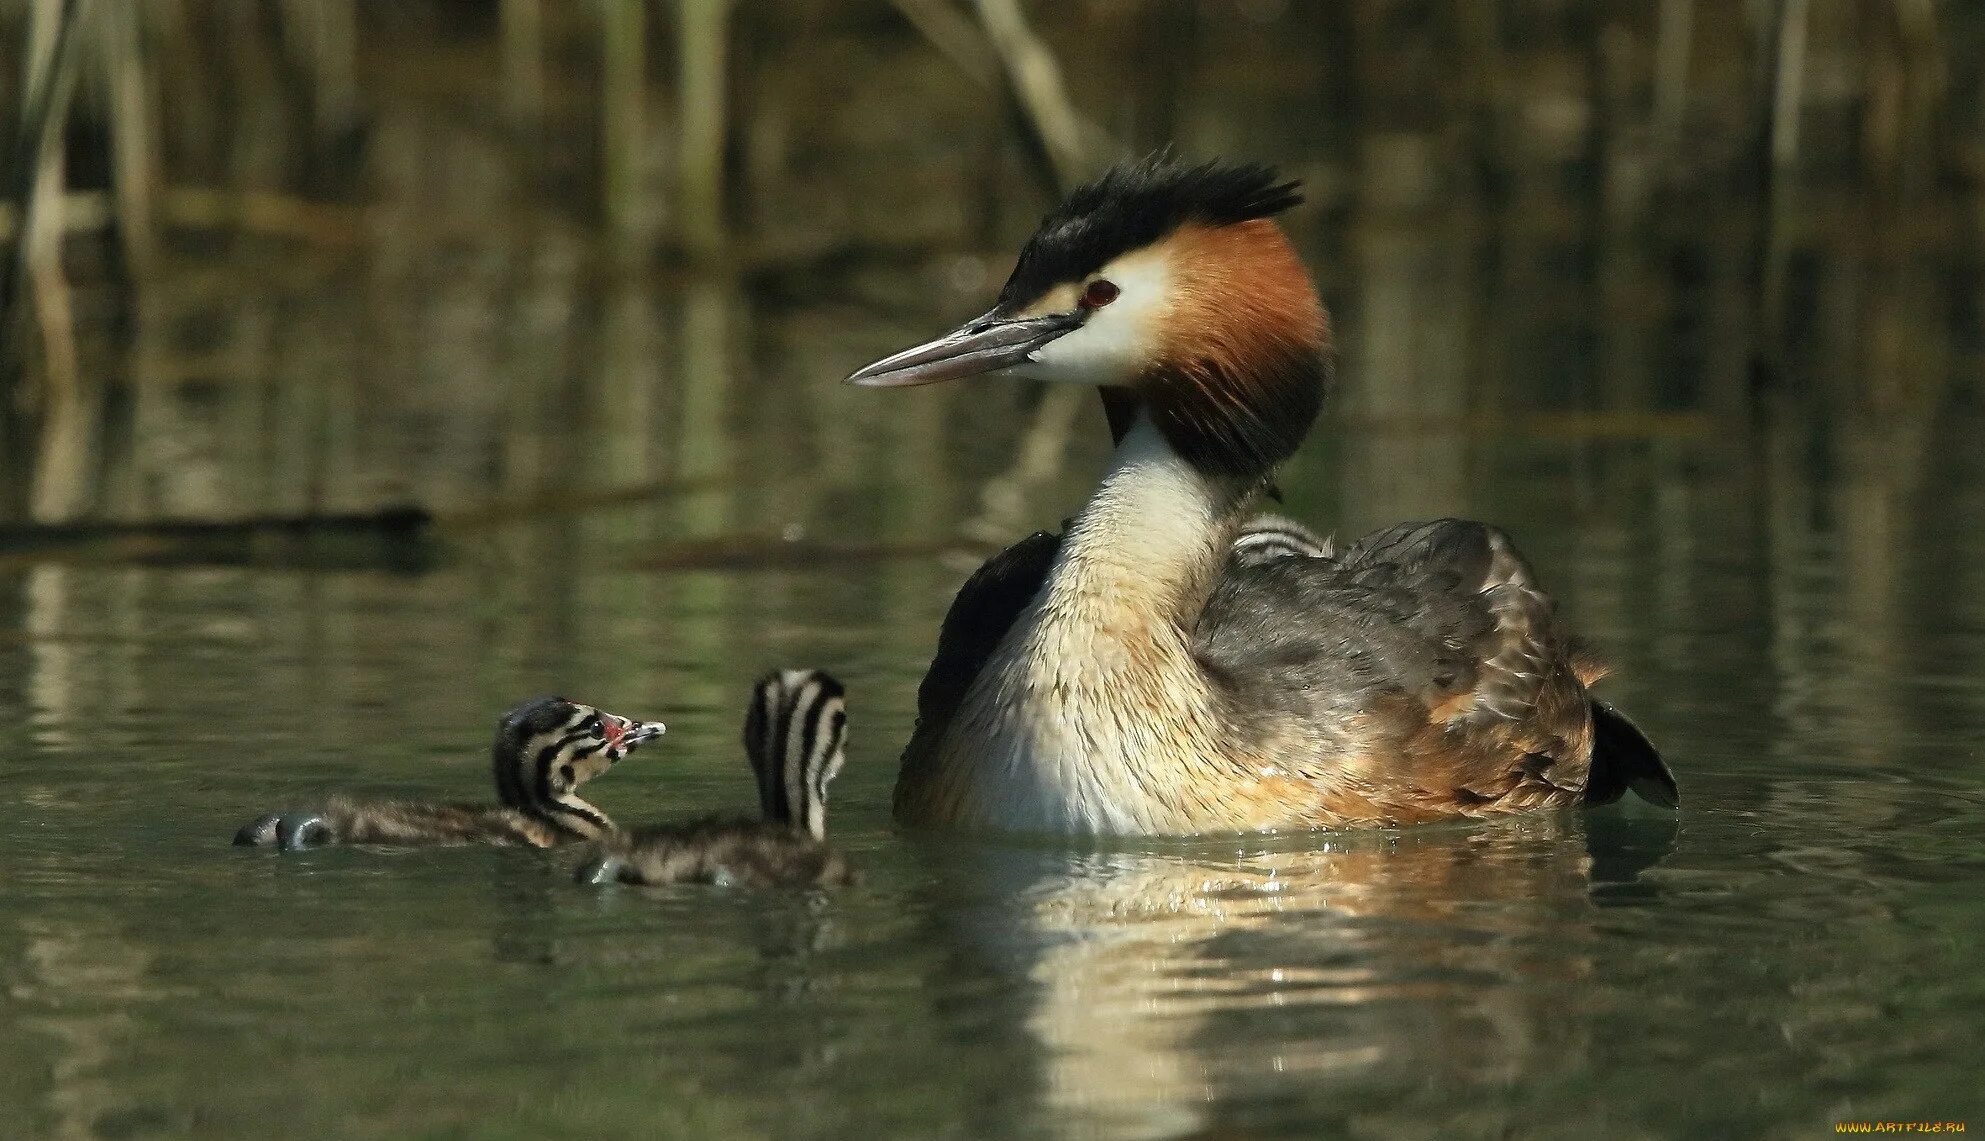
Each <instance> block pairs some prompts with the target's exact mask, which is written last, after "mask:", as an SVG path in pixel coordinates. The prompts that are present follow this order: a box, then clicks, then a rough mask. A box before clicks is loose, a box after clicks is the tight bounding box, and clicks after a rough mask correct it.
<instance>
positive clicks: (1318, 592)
mask: <svg viewBox="0 0 1985 1141" xmlns="http://www.w3.org/2000/svg"><path fill="white" fill-rule="evenodd" d="M1296 189H1297V184H1296V183H1294V182H1283V181H1279V180H1278V179H1277V177H1276V175H1275V172H1274V171H1273V170H1271V169H1269V168H1267V167H1263V166H1255V165H1227V164H1222V163H1207V164H1205V165H1200V166H1188V165H1183V164H1180V163H1177V162H1174V161H1171V160H1169V159H1167V158H1163V157H1154V158H1151V159H1146V160H1143V161H1141V162H1135V163H1130V164H1126V165H1121V166H1118V167H1116V168H1114V169H1112V170H1111V171H1109V172H1108V173H1106V174H1104V175H1103V176H1102V177H1101V178H1100V179H1098V180H1097V181H1095V182H1093V183H1090V184H1089V185H1087V186H1085V187H1083V188H1081V189H1079V190H1077V191H1075V192H1074V193H1073V194H1071V195H1070V196H1069V197H1068V199H1067V201H1065V202H1064V203H1062V204H1061V205H1060V206H1059V207H1058V208H1057V209H1056V210H1055V211H1054V212H1052V213H1051V214H1049V215H1048V216H1047V217H1046V218H1045V219H1044V220H1043V221H1042V223H1041V225H1040V228H1039V229H1038V230H1036V231H1035V233H1034V236H1033V237H1032V238H1031V239H1029V241H1028V242H1027V245H1026V246H1025V248H1023V249H1022V250H1021V252H1020V258H1019V261H1018V263H1017V264H1016V265H1015V266H1014V269H1013V273H1012V276H1011V277H1009V278H1008V279H1007V282H1006V286H1005V288H1004V289H1003V290H1001V292H1000V295H999V300H998V304H997V305H995V306H994V307H993V309H992V310H991V311H990V312H988V313H986V314H985V315H984V316H982V317H979V318H976V319H974V320H972V321H970V322H967V323H966V324H965V325H963V326H961V327H959V328H958V329H956V330H954V331H953V332H951V333H948V334H946V335H944V336H942V337H940V338H938V339H937V340H934V341H930V342H928V343H926V344H922V345H918V346H916V347H914V348H911V349H907V350H905V351H903V352H900V353H897V354H895V355H894V356H891V357H888V358H886V359H884V360H881V361H878V362H876V363H875V364H872V365H869V366H868V367H866V368H864V369H862V370H860V371H859V372H857V373H855V374H854V375H853V376H851V377H849V378H848V379H849V380H850V382H852V383H854V384H860V385H867V386H872V387H895V386H900V385H912V384H925V383H929V382H932V381H939V380H948V379H953V378H958V377H965V376H973V375H978V374H983V373H993V372H1005V373H1010V374H1013V375H1018V376H1023V377H1029V378H1033V379H1037V380H1046V381H1062V382H1073V383H1078V384H1087V385H1092V386H1095V387H1098V388H1099V389H1101V391H1102V393H1103V399H1104V406H1105V410H1106V411H1107V412H1108V414H1109V418H1110V423H1111V429H1112V432H1113V434H1114V435H1115V436H1116V437H1117V447H1116V452H1115V455H1114V457H1113V459H1112V461H1111V463H1110V467H1109V470H1108V472H1107V473H1106V474H1105V475H1104V477H1103V480H1102V483H1101V484H1100V485H1099V486H1098V487H1097V489H1096V490H1095V492H1094V493H1092V494H1091V495H1090V497H1089V500H1088V502H1087V503H1086V504H1085V505H1084V506H1083V508H1082V510H1081V511H1080V513H1079V514H1078V515H1077V516H1076V517H1075V519H1074V520H1073V521H1072V522H1071V524H1070V525H1069V527H1068V528H1067V533H1066V534H1065V535H1063V536H1055V535H1049V534H1045V533H1038V534H1035V535H1033V536H1031V537H1029V538H1027V539H1023V540H1021V541H1020V542H1019V543H1017V544H1015V545H1014V546H1013V547H1011V548H1008V549H1007V550H1006V551H1004V552H1002V553H1001V554H999V555H996V556H994V557H993V558H992V559H991V560H990V561H989V562H987V563H986V565H985V566H984V567H982V568H981V569H980V570H979V571H978V572H977V573H976V574H975V575H973V577H972V578H971V579H970V580H968V581H967V582H966V584H965V585H964V587H963V588H962V589H960V591H959V593H958V597H957V599H956V600H955V601H954V602H953V603H952V606H951V611H950V613H949V614H948V615H947V616H946V618H945V622H944V628H943V630H942V632H941V633H940V634H939V637H938V649H937V654H936V657H935V659H934V660H933V661H932V663H931V667H930V671H929V672H928V674H927V675H926V676H925V678H924V683H923V686H922V688H921V690H920V691H919V693H918V719H917V728H916V731H915V734H914V735H913V736H912V738H911V740H910V743H909V746H908V747H907V748H906V749H905V751H904V754H903V767H902V772H901V775H900V776H899V778H898V780H897V785H896V813H897V815H898V817H899V818H901V819H903V820H905V821H907V822H910V823H918V824H950V825H961V826H968V827H980V828H1001V829H1015V830H1027V831H1040V832H1056V833H1080V834H1131V835H1135V834H1147V835H1148V834H1184V833H1195V832H1227V831H1255V830H1266V829H1282V828H1311V827H1337V826H1350V825H1379V824H1406V823H1414V822H1421V821H1431V820H1441V819H1450V818H1466V817H1482V816H1491V815H1497V814H1502V813H1508V812H1517V811H1524V810H1529V809H1535V808H1545V807H1551V806H1557V805H1569V804H1577V803H1602V802H1606V801H1610V800H1613V799H1617V798H1618V797H1619V796H1620V795H1621V793H1622V792H1624V791H1625V790H1626V789H1627V788H1628V787H1631V788H1633V789H1634V790H1635V791H1636V792H1638V793H1639V794H1640V795H1642V796H1643V797H1645V798H1646V799H1648V800H1651V801H1654V802H1656V803H1660V804H1664V805H1673V804H1675V803H1676V790H1675V783H1674V779H1673V777H1671V776H1670V775H1669V773H1668V770H1667V768H1666V767H1665V766H1664V765H1663V764H1662V762H1661V759H1660V757H1659V755H1658V754H1657V753H1656V752H1655V751H1654V749H1653V747H1652V746H1651V745H1649V744H1648V742H1647V740H1646V738H1644V737H1643V736H1642V735H1641V734H1640V732H1639V731H1638V730H1637V729H1635V728H1634V726H1633V725H1632V724H1631V723H1630V722H1628V721H1627V720H1626V719H1625V718H1624V717H1622V716H1621V715H1620V714H1619V713H1618V712H1616V711H1614V710H1613V709H1612V708H1611V707H1609V706H1607V705H1605V704H1603V703H1601V702H1598V701H1595V700H1593V699H1592V698H1591V697H1590V696H1589V695H1588V694H1587V692H1586V686H1587V685H1588V684H1590V683H1591V682H1593V681H1595V680H1596V679H1597V678H1598V677H1599V675H1600V674H1601V673H1602V672H1603V671H1602V670H1601V669H1600V668H1599V667H1598V666H1597V665H1596V664H1595V663H1593V662H1592V661H1591V660H1590V659H1589V658H1587V656H1586V655H1585V654H1584V653H1583V652H1582V651H1580V650H1579V649H1578V648H1577V645H1576V643H1575V642H1574V641H1573V639H1572V638H1571V636H1570V635H1569V634H1568V633H1567V632H1566V631H1565V630H1564V629H1563V628H1562V626H1561V625H1560V623H1559V621H1558V619H1557V617H1556V616H1555V614H1554V608H1553V605H1552V602H1551V600H1550V598H1549V597H1548V596H1546V595H1545V594H1544V593H1543V591H1542V590H1540V589H1539V588H1538V587H1537V585H1536V581H1535V578H1534V576H1533V575H1532V573H1531V571H1530V568H1529V567H1528V566H1527V565H1526V564H1525V563H1524V561H1523V558H1522V557H1521V556H1520V555H1518V554H1517V552H1516V550H1515V549H1514V547H1513V546H1512V545H1511V543H1510V540H1509V539H1508V537H1507V536H1505V535H1504V534H1503V533H1502V532H1501V531H1498V530H1496V529H1495V528H1493V527H1489V526H1486V525H1484V524H1481V523H1473V522H1465V521H1461V520H1454V519H1443V520H1439V521H1436V522H1431V523H1412V524H1404V525H1401V526H1398V527H1394V528H1391V529H1389V530H1386V531H1381V532H1378V533H1376V534H1373V535H1368V536H1366V537H1365V538H1363V539H1360V540H1358V541H1357V542H1355V543H1352V544H1350V545H1349V546H1348V547H1345V548H1343V549H1341V550H1334V549H1332V548H1331V547H1330V546H1329V545H1328V544H1326V543H1324V542H1323V541H1321V540H1318V539H1317V538H1316V537H1315V536H1313V535H1311V534H1310V533H1309V532H1307V531H1305V530H1303V529H1302V528H1301V527H1300V526H1295V525H1290V524H1285V523H1281V522H1269V523H1266V524H1262V523H1255V524H1252V525H1250V523H1249V515H1250V513H1251V509H1250V505H1251V504H1252V503H1253V502H1254V500H1255V498H1256V495H1257V493H1258V492H1259V491H1260V490H1261V489H1263V488H1264V487H1265V486H1266V485H1267V483H1268V480H1269V477H1270V474H1271V472H1272V469H1273V468H1274V466H1275V465H1276V464H1277V463H1279V462H1281V461H1282V460H1284V459H1286V458H1288V457H1289V456H1290V455H1291V454H1292V453H1293V452H1294V451H1295V450H1296V448H1297V446H1298V445H1299V444H1301V443H1302V441H1303V438H1304V437H1305V436H1306V435H1308V433H1309V430H1310V426H1311V423H1312V422H1313V421H1314V420H1315V418H1316V416H1317V413H1318V411H1319V409H1320V407H1321V405H1322V402H1323V397H1324V391H1325V388H1326V385H1327V383H1328V381H1329V377H1330V370H1331V344H1330V332H1329V325H1328V322H1327V319H1326V318H1325V316H1324V312H1323V307H1322V304H1321V303H1320V302H1319V300H1318V298H1317V295H1316V290H1315V288H1314V287H1313V286H1312V285H1311V283H1310V278H1309V275H1308V273H1307V272H1306V271H1305V270H1304V268H1303V265H1302V262H1301V261H1300V260H1299V259H1298V258H1297V256H1296V253H1295V251H1294V249H1293V248H1292V247H1291V246H1290V244H1289V241H1288V239H1287V238H1286V237H1285V236H1284V234H1283V233H1282V230H1281V228H1280V227H1279V226H1278V225H1277V224H1276V223H1275V222H1274V221H1273V216H1274V215H1275V214H1277V213H1279V212H1281V211H1283V210H1285V209H1287V208H1288V207H1290V206H1292V205H1294V204H1295V203H1296V202H1298V201H1299V200H1300V199H1299V196H1298V195H1297V193H1296Z"/></svg>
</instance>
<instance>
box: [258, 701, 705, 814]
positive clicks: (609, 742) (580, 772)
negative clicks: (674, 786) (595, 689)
mask: <svg viewBox="0 0 1985 1141" xmlns="http://www.w3.org/2000/svg"><path fill="white" fill-rule="evenodd" d="M665 730H666V727H665V726H664V725H663V724H662V723H661V722H659V721H630V720H628V719H627V718H625V717H619V716H616V715H614V714H612V713H602V712H600V711H599V710H597V709H595V708H593V707H592V706H590V705H581V704H579V703H578V702H574V701H567V700H565V699H564V698H562V697H540V698H536V699H534V700H531V701H527V702H525V703H524V704H522V705H519V706H518V707H516V708H515V709H512V710H511V711H510V712H508V713H506V714H504V715H503V718H502V720H500V721H498V722H497V726H496V738H495V740H494V741H493V742H491V744H490V769H491V772H492V774H493V775H494V777H495V778H496V796H497V800H498V801H499V803H497V804H431V803H424V802H419V801H404V800H359V799H355V798H352V797H347V796H332V797H331V798H330V799H328V800H326V801H325V802H324V803H323V804H322V805H319V806H317V807H314V808H300V809H292V810H290V811H287V812H272V813H269V814H268V815H266V816H262V817H260V818H258V819H256V820H254V821H251V822H250V823H248V824H247V825H245V826H244V827H243V828H242V829H241V831H240V832H238V833H236V834H235V837H234V842H235V843H236V844H240V845H244V846H265V845H274V846H275V847H277V848H280V849H282V850H283V851H286V852H287V851H294V850H296V849H299V848H316V847H324V846H326V845H330V844H496V845H499V846H514V847H530V848H549V847H551V846H553V845H555V844H561V843H566V842H569V841H573V840H598V839H601V838H604V837H606V836H609V835H612V834H613V833H614V832H615V831H616V829H615V827H614V823H613V821H612V820H610V819H608V818H607V814H606V813H604V812H602V811H600V810H599V809H598V808H596V807H594V806H593V805H591V804H588V803H587V802H586V801H584V800H582V799H580V798H579V795H578V792H577V789H578V788H579V786H580V785H582V784H585V783H586V782H587V781H589V780H592V779H593V778H594V777H596V776H599V775H600V774H601V773H604V772H606V771H607V770H608V769H610V768H612V767H613V766H614V765H615V764H617V763H619V761H620V759H621V758H622V757H624V756H626V755H627V753H628V751H629V750H631V749H633V748H634V747H635V746H637V745H639V744H641V743H642V742H644V741H649V740H653V739H654V738H656V737H659V736H661V735H662V733H663V732H664V731H665Z"/></svg>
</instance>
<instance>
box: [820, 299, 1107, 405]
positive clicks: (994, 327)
mask: <svg viewBox="0 0 1985 1141" xmlns="http://www.w3.org/2000/svg"><path fill="white" fill-rule="evenodd" d="M997 313H998V311H997V310H994V311H993V312H992V313H987V314H986V315H985V316H983V317H979V318H976V319H974V320H971V321H967V322H965V323H964V324H963V325H960V326H959V327H958V328H956V329H953V330H952V331H951V332H949V333H946V334H945V335H943V336H942V337H939V338H937V339H936V340H934V341H925V342H924V343H923V344H921V345H917V346H914V347H912V348H908V349H904V350H903V351H902V352H900V353H897V354H895V355H894V356H889V357H884V358H883V359H881V360H879V361H876V362H875V363H874V364H872V365H869V366H868V367H867V368H864V369H862V370H860V371H859V372H856V373H855V374H854V375H853V376H850V377H849V378H848V383H849V384H858V385H861V386H862V387H864V388H907V387H909V386H911V385H913V384H934V383H936V382H937V381H940V380H956V379H958V378H959V377H966V376H980V375H983V374H985V373H989V372H998V371H1000V370H1001V369H1006V368H1011V367H1013V366H1014V365H1017V364H1019V363H1021V362H1022V361H1024V360H1026V359H1027V358H1028V357H1029V356H1031V355H1032V354H1033V353H1034V350H1036V349H1038V348H1040V347H1041V346H1042V345H1045V344H1047V343H1048V342H1049V341H1052V340H1054V339H1055V338H1056V337H1059V336H1061V335H1063V334H1065V333H1069V332H1073V331H1074V330H1076V329H1078V328H1080V327H1081V325H1082V311H1081V310H1075V311H1074V312H1069V313H1050V314H1048V315H1046V316H1044V317H1000V316H997Z"/></svg>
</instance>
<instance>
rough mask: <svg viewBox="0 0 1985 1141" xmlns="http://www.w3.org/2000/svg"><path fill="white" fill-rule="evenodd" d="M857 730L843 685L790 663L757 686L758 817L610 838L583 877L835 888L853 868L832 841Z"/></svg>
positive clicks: (748, 734) (752, 754)
mask: <svg viewBox="0 0 1985 1141" xmlns="http://www.w3.org/2000/svg"><path fill="white" fill-rule="evenodd" d="M847 737H848V714H847V702H846V698H845V695H844V691H843V690H842V688H841V683H840V682H838V681H836V680H834V679H833V678H832V677H830V676H828V675H827V674H824V673H822V672H820V671H819V670H781V671H779V672H777V673H773V674H769V675H767V676H766V677H764V678H763V679H761V680H760V681H759V682H758V684H757V685H756V686H754V687H753V688H752V693H751V707H750V708H749V709H748V710H747V711H746V713H745V720H744V752H745V756H746V758H747V759H749V760H750V762H751V769H752V772H753V774H754V775H755V776H756V777H757V778H758V809H759V818H758V819H756V820H754V819H751V818H749V817H734V818H729V819H726V818H723V817H706V818H704V819H701V820H693V821H690V822H688V823H685V824H675V825H661V826H657V827H650V828H641V829H636V830H634V831H632V832H629V833H626V834H624V835H621V836H616V837H611V838H609V839H608V840H606V841H605V842H603V843H602V844H600V845H599V848H598V850H597V851H595V852H594V853H593V854H592V855H591V856H589V857H588V858H587V859H586V860H584V861H583V862H581V863H580V865H579V867H578V869H577V872H576V873H575V878H577V879H578V880H579V882H581V883H592V884H604V883H632V884H672V883H707V884H721V885H730V886H737V887H782V886H783V887H834V886H838V885H841V884H846V883H849V882H852V881H853V879H854V873H853V871H852V870H851V869H850V868H849V866H848V864H847V861H845V860H843V859H842V858H841V856H840V854H839V853H837V852H835V851H833V850H832V849H830V848H828V847H827V845H826V840H827V786H828V785H829V784H830V783H832V782H833V780H834V777H835V776H836V775H837V774H839V773H840V771H841V764H842V760H843V756H844V752H845V749H846V746H847Z"/></svg>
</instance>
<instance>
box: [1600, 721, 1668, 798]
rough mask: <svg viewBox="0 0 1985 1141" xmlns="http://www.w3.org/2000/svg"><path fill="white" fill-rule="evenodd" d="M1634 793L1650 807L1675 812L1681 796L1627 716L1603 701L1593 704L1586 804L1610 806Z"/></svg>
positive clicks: (1644, 735) (1651, 748)
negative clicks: (1627, 792) (1653, 806)
mask: <svg viewBox="0 0 1985 1141" xmlns="http://www.w3.org/2000/svg"><path fill="white" fill-rule="evenodd" d="M1628 789H1632V790H1633V791H1634V793H1635V794H1636V795H1638V796H1639V797H1640V798H1641V799H1642V800H1645V801H1647V802H1648V803H1649V804H1658V805H1660V806H1661V807H1663V808H1674V807H1676V806H1678V805H1680V804H1681V802H1682V795H1681V793H1680V791H1679V790H1677V789H1676V788H1675V774H1674V773H1671V772H1669V771H1668V766H1667V765H1666V764H1664V763H1662V760H1661V754H1660V753H1658V752H1656V751H1655V749H1654V746H1653V744H1652V743H1650V742H1649V741H1648V739H1647V736H1646V734H1644V733H1642V732H1641V731H1640V730H1639V729H1638V728H1637V727H1635V725H1634V723H1633V722H1631V721H1629V720H1627V718H1626V714H1624V713H1621V712H1620V711H1619V710H1617V709H1615V708H1613V707H1612V706H1610V705H1608V704H1606V703H1605V702H1603V701H1594V702H1593V703H1592V771H1591V773H1590V774H1589V775H1588V776H1587V777H1586V778H1585V803H1587V804H1611V803H1613V802H1614V801H1616V800H1618V799H1620V797H1622V796H1624V795H1626V791H1627V790H1628Z"/></svg>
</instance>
